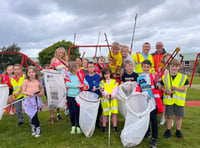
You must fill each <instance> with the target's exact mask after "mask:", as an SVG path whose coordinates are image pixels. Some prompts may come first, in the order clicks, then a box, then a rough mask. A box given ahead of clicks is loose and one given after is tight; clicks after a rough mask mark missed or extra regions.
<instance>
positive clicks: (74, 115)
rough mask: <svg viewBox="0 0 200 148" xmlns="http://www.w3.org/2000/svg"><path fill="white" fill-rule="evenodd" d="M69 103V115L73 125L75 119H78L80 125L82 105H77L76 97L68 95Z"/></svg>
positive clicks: (77, 124) (77, 122) (77, 123)
mask: <svg viewBox="0 0 200 148" xmlns="http://www.w3.org/2000/svg"><path fill="white" fill-rule="evenodd" d="M67 103H68V107H69V115H70V120H71V124H72V126H75V121H76V126H77V127H79V110H80V107H79V106H78V105H77V103H76V100H75V97H69V96H67Z"/></svg>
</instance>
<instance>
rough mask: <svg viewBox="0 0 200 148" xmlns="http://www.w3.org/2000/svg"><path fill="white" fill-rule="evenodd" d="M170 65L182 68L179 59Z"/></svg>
mask: <svg viewBox="0 0 200 148" xmlns="http://www.w3.org/2000/svg"><path fill="white" fill-rule="evenodd" d="M170 65H174V66H180V65H181V62H180V61H179V60H177V59H173V60H172V61H171V62H170Z"/></svg>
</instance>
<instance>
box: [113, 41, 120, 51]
mask: <svg viewBox="0 0 200 148" xmlns="http://www.w3.org/2000/svg"><path fill="white" fill-rule="evenodd" d="M112 48H118V49H119V50H120V44H119V43H118V42H113V43H112Z"/></svg>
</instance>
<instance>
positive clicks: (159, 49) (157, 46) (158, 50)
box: [156, 42, 163, 53]
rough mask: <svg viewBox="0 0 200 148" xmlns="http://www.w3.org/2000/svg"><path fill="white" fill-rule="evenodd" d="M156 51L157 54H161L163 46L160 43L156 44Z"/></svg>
mask: <svg viewBox="0 0 200 148" xmlns="http://www.w3.org/2000/svg"><path fill="white" fill-rule="evenodd" d="M156 51H157V52H158V53H162V52H163V44H162V42H158V43H156Z"/></svg>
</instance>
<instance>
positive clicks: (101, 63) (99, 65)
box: [95, 56, 108, 78]
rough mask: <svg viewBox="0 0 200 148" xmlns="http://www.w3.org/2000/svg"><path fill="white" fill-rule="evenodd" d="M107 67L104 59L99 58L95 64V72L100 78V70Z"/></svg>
mask: <svg viewBox="0 0 200 148" xmlns="http://www.w3.org/2000/svg"><path fill="white" fill-rule="evenodd" d="M105 67H108V64H105V58H104V57H103V56H99V58H98V60H97V63H96V64H95V72H97V73H98V74H99V75H100V77H101V78H102V70H103V69H104V68H105Z"/></svg>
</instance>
